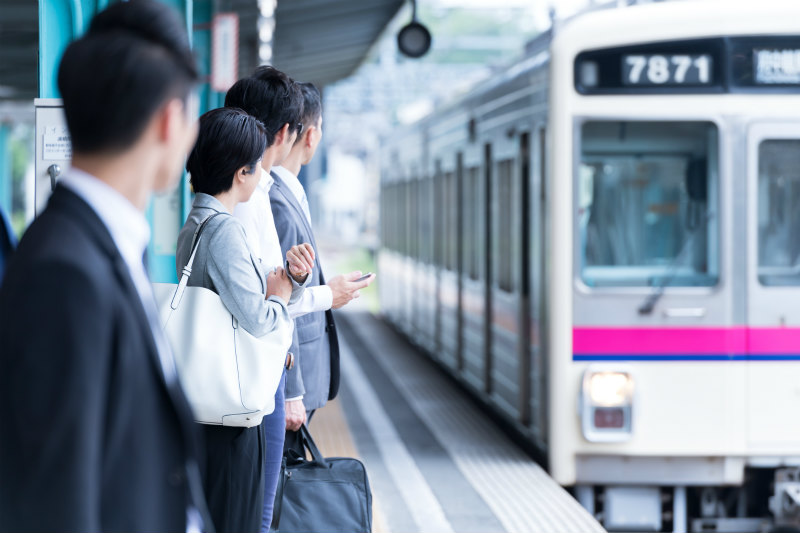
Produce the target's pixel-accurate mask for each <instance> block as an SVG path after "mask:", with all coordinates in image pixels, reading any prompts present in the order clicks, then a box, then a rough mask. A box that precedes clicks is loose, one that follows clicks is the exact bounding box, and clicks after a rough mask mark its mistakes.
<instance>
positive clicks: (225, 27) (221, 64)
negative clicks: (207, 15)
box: [211, 13, 239, 92]
mask: <svg viewBox="0 0 800 533" xmlns="http://www.w3.org/2000/svg"><path fill="white" fill-rule="evenodd" d="M238 75H239V15H237V14H236V13H219V14H217V15H214V20H213V21H212V22H211V88H212V89H213V90H215V91H219V92H225V91H227V90H228V89H230V87H231V85H233V84H234V83H236V79H237V78H238Z"/></svg>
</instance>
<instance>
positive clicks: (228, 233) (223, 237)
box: [203, 213, 247, 249]
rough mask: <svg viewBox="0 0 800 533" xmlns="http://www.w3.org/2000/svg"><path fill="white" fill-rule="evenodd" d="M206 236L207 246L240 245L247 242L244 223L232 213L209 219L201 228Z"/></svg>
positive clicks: (226, 246)
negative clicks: (205, 225) (204, 226)
mask: <svg viewBox="0 0 800 533" xmlns="http://www.w3.org/2000/svg"><path fill="white" fill-rule="evenodd" d="M203 233H204V234H206V238H208V242H209V247H212V248H215V249H216V248H230V247H233V246H240V245H241V244H242V243H246V242H247V236H246V232H245V229H244V225H243V224H242V222H241V221H240V220H238V219H237V218H236V217H234V216H233V215H230V214H228V213H223V214H220V215H218V216H216V217H214V220H211V221H209V223H208V227H206V228H204V229H203Z"/></svg>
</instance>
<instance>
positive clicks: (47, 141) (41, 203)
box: [33, 98, 72, 215]
mask: <svg viewBox="0 0 800 533" xmlns="http://www.w3.org/2000/svg"><path fill="white" fill-rule="evenodd" d="M33 105H34V106H35V108H36V159H35V160H34V173H35V174H34V175H35V183H34V203H35V205H36V214H37V215H38V214H39V213H40V212H41V211H42V210H43V209H44V208H45V206H46V205H47V199H48V198H50V194H51V193H52V192H53V189H54V188H55V186H56V182H57V181H58V179H59V178H60V177H61V175H62V174H64V172H66V171H67V169H68V168H69V167H70V164H71V162H72V143H71V142H70V136H69V130H68V129H67V122H66V119H65V118H64V109H63V106H62V103H61V99H58V98H36V99H34V101H33Z"/></svg>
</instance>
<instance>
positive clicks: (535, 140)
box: [523, 125, 547, 450]
mask: <svg viewBox="0 0 800 533" xmlns="http://www.w3.org/2000/svg"><path fill="white" fill-rule="evenodd" d="M529 142H530V147H529V151H530V152H531V154H532V157H531V159H530V169H529V172H528V175H529V181H528V191H527V195H526V197H527V203H528V205H527V212H528V220H527V227H528V232H527V235H524V236H523V242H524V243H526V244H525V246H524V248H523V251H524V252H525V253H527V271H528V280H527V283H528V289H529V295H528V301H529V303H528V313H527V316H528V319H529V326H528V338H529V339H530V342H529V346H528V350H529V352H528V353H529V357H530V373H529V375H528V376H526V377H527V379H528V380H529V382H530V385H529V390H530V393H529V395H528V398H527V401H528V420H527V423H528V425H529V427H530V429H531V434H532V438H533V440H534V441H535V442H536V444H537V446H538V447H539V449H542V450H544V449H546V444H547V389H546V387H547V366H546V358H545V354H546V353H547V350H546V348H545V345H544V340H545V339H544V332H545V330H546V320H547V313H546V309H547V307H546V302H545V299H544V296H545V290H544V288H545V280H546V279H547V277H546V273H545V265H546V264H547V252H546V247H545V234H546V231H547V225H546V220H547V213H546V207H547V199H546V196H545V195H546V188H545V183H546V163H547V160H546V157H545V156H546V154H547V130H546V128H545V126H544V125H540V126H539V127H537V128H536V129H535V130H534V134H533V135H532V136H531V138H530V141H529Z"/></svg>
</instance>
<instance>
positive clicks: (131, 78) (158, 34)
mask: <svg viewBox="0 0 800 533" xmlns="http://www.w3.org/2000/svg"><path fill="white" fill-rule="evenodd" d="M197 80H198V72H197V65H196V63H195V60H194V57H193V56H192V51H191V48H190V46H189V38H188V37H187V35H186V27H185V24H183V22H182V21H181V19H180V18H179V17H178V15H177V13H176V12H175V11H173V10H172V9H171V8H169V7H167V6H165V5H164V4H162V3H160V2H157V1H155V0H131V1H129V2H118V3H114V4H112V5H110V6H109V7H108V8H107V9H105V10H103V11H102V12H100V13H99V14H97V16H95V17H94V19H93V20H92V23H91V25H90V26H89V31H87V32H86V34H85V35H84V36H82V37H81V38H79V39H78V40H76V41H74V42H73V43H72V44H70V45H69V46H68V47H67V49H66V50H65V51H64V55H63V57H62V59H61V65H60V66H59V69H58V89H59V91H60V92H61V97H62V99H63V101H64V114H65V116H66V120H67V126H68V128H69V131H70V136H71V138H72V147H73V149H74V151H75V152H79V153H116V152H121V151H124V150H126V149H127V148H130V147H131V146H132V145H133V144H134V143H135V142H136V141H137V140H138V139H139V137H140V136H141V134H142V132H143V131H144V129H145V127H146V126H147V123H148V122H149V121H150V119H151V118H152V117H153V115H154V114H155V113H156V111H157V110H158V109H159V108H160V107H161V106H162V105H164V104H165V103H166V102H167V101H168V100H169V99H171V98H182V99H184V100H187V98H188V96H189V93H190V91H191V90H192V88H193V86H194V84H195V83H196V82H197ZM187 113H188V110H187Z"/></svg>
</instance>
